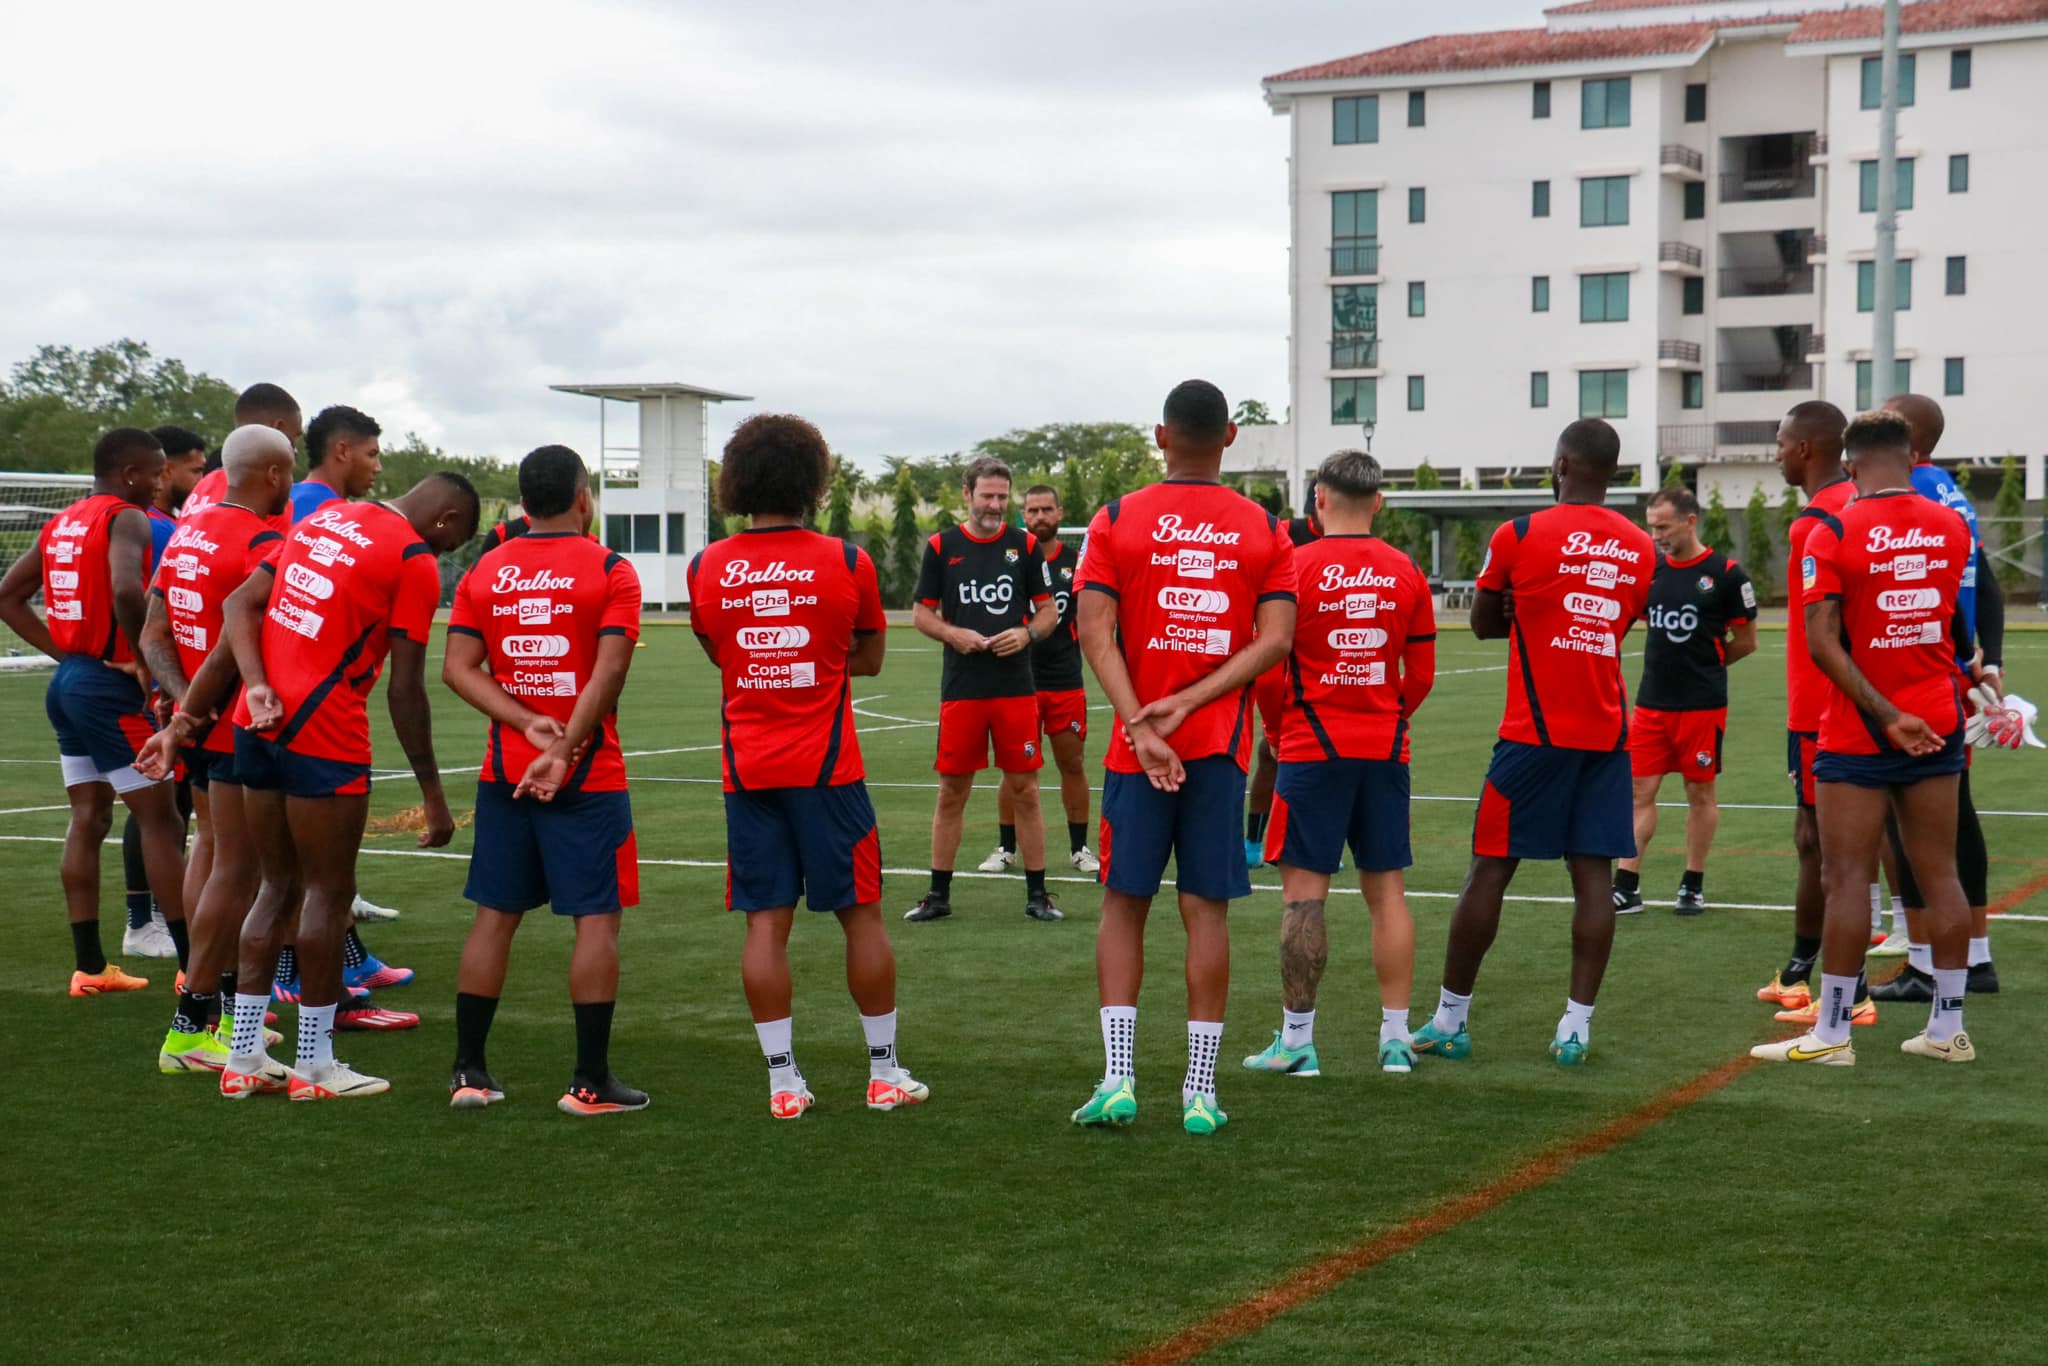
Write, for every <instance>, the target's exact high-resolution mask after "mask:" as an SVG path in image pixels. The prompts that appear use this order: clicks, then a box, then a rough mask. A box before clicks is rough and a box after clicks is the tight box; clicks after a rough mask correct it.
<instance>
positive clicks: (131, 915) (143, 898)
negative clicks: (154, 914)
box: [128, 892, 150, 930]
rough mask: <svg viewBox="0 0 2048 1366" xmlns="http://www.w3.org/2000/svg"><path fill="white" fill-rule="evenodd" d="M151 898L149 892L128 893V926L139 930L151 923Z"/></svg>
mask: <svg viewBox="0 0 2048 1366" xmlns="http://www.w3.org/2000/svg"><path fill="white" fill-rule="evenodd" d="M149 912H150V898H149V893H148V892H130V893H128V928H129V929H131V930H139V929H141V928H142V927H143V926H145V925H147V924H148V923H149Z"/></svg>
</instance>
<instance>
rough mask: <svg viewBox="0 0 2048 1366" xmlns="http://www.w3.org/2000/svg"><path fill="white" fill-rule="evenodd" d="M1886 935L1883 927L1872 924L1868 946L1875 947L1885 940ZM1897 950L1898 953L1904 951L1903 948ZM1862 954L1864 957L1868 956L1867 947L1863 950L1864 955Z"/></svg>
mask: <svg viewBox="0 0 2048 1366" xmlns="http://www.w3.org/2000/svg"><path fill="white" fill-rule="evenodd" d="M1888 937H1889V936H1887V935H1886V934H1885V932H1884V927H1883V926H1882V925H1872V926H1871V927H1870V948H1872V949H1874V948H1876V947H1877V946H1878V945H1880V944H1882V943H1884V941H1885V940H1886V939H1887V938H1888ZM1899 952H1900V953H1904V952H1905V950H1904V949H1900V950H1899ZM1863 956H1864V957H1866V958H1868V957H1869V956H1870V953H1869V950H1868V949H1866V950H1865V951H1864V955H1863Z"/></svg>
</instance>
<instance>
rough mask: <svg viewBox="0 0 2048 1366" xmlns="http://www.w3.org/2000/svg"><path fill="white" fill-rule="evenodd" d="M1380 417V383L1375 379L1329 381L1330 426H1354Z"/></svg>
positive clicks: (1375, 420)
mask: <svg viewBox="0 0 2048 1366" xmlns="http://www.w3.org/2000/svg"><path fill="white" fill-rule="evenodd" d="M1379 417H1380V382H1379V381H1378V380H1376V379H1333V380H1331V381H1330V425H1331V426H1332V427H1346V426H1355V425H1357V424H1358V423H1360V422H1377V421H1379Z"/></svg>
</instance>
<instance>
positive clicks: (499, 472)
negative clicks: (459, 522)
mask: <svg viewBox="0 0 2048 1366" xmlns="http://www.w3.org/2000/svg"><path fill="white" fill-rule="evenodd" d="M378 459H379V460H380V461H381V462H382V464H383V466H384V468H383V469H382V470H381V471H380V472H379V473H378V475H377V480H376V482H375V483H373V484H371V485H370V496H371V497H372V498H396V497H397V496H398V495H399V494H401V493H404V492H405V491H406V490H407V489H409V488H411V487H412V486H413V485H414V484H417V483H419V481H420V480H422V479H424V478H426V477H427V476H428V475H430V474H438V473H442V472H447V473H452V474H459V475H461V476H462V477H463V478H465V479H467V480H469V482H470V483H472V484H474V485H475V486H476V491H477V493H478V494H480V495H481V496H482V497H483V498H484V500H485V501H487V502H488V501H490V500H492V499H497V500H499V501H501V502H506V503H516V502H518V501H519V471H518V469H517V468H516V467H514V466H512V465H508V464H506V463H505V462H504V461H502V460H493V459H490V458H489V457H487V456H478V455H450V454H449V453H448V452H446V451H444V450H442V449H441V448H440V447H439V446H429V445H428V444H427V443H426V442H425V441H422V440H421V439H420V438H419V436H418V435H417V434H416V433H413V432H407V433H406V434H405V435H404V436H403V437H401V438H399V439H398V440H397V441H395V442H393V443H391V444H390V445H386V446H384V447H383V449H382V451H381V453H380V454H379V456H378Z"/></svg>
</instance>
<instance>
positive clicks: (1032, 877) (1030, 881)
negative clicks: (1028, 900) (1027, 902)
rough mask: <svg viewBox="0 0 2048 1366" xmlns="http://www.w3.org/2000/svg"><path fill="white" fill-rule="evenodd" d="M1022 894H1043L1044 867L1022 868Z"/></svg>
mask: <svg viewBox="0 0 2048 1366" xmlns="http://www.w3.org/2000/svg"><path fill="white" fill-rule="evenodd" d="M1024 895H1026V896H1044V895H1045V869H1043V868H1026V869H1025V870H1024Z"/></svg>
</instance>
